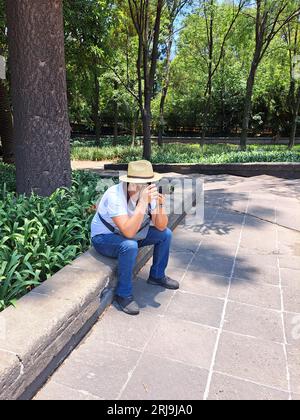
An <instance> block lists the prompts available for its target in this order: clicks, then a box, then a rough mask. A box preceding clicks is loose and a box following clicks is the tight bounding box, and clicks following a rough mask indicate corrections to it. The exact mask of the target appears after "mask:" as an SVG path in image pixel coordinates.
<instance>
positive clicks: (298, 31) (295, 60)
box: [283, 19, 300, 149]
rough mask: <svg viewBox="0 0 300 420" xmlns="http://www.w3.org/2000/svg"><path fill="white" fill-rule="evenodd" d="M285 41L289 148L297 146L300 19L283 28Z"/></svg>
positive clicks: (299, 94)
mask: <svg viewBox="0 0 300 420" xmlns="http://www.w3.org/2000/svg"><path fill="white" fill-rule="evenodd" d="M283 39H284V41H285V42H286V45H287V47H288V56H289V75H290V88H289V93H288V96H287V108H288V109H289V113H290V127H291V129H290V139H289V148H290V149H291V148H293V147H294V145H295V137H296V130H297V120H298V114H299V107H300V83H299V79H300V72H299V64H300V28H299V19H294V20H293V21H291V22H289V23H288V24H287V25H286V27H284V28H283Z"/></svg>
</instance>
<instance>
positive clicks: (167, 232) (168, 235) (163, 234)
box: [159, 227, 173, 241]
mask: <svg viewBox="0 0 300 420" xmlns="http://www.w3.org/2000/svg"><path fill="white" fill-rule="evenodd" d="M159 236H160V238H161V239H162V240H164V241H170V240H171V239H172V236H173V232H172V230H171V229H170V228H168V227H167V228H166V229H164V230H160V231H159Z"/></svg>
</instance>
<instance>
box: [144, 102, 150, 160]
mask: <svg viewBox="0 0 300 420" xmlns="http://www.w3.org/2000/svg"><path fill="white" fill-rule="evenodd" d="M143 141H144V148H143V158H144V159H146V160H150V159H151V101H150V100H146V103H145V107H144V109H143Z"/></svg>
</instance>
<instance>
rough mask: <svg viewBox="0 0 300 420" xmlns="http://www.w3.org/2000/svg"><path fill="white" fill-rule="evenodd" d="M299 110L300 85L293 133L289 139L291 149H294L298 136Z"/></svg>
mask: <svg viewBox="0 0 300 420" xmlns="http://www.w3.org/2000/svg"><path fill="white" fill-rule="evenodd" d="M299 110H300V87H299V88H298V93H297V97H296V103H295V109H294V115H293V121H292V128H291V135H290V141H289V149H292V148H293V147H294V146H295V138H296V132H297V123H298V116H299Z"/></svg>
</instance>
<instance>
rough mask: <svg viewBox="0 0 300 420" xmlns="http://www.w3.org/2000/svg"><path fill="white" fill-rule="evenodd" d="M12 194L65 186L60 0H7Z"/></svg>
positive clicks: (66, 137) (47, 191)
mask: <svg viewBox="0 0 300 420" xmlns="http://www.w3.org/2000/svg"><path fill="white" fill-rule="evenodd" d="M6 14H7V25H8V46H9V55H10V67H11V90H12V104H13V113H14V140H15V157H16V176H17V192H18V193H24V194H26V195H30V194H31V193H32V192H34V193H36V194H38V195H41V196H49V195H51V194H52V193H53V192H54V191H55V190H56V189H57V188H59V187H70V186H71V182H72V180H71V163H70V123H69V118H68V105H67V94H66V66H65V57H64V31H63V13H62V1H61V0H51V1H41V0H22V1H19V0H7V1H6Z"/></svg>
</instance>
